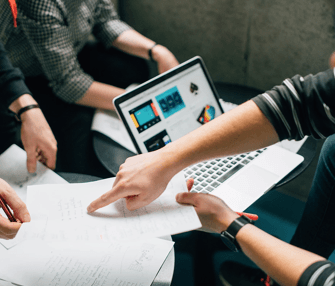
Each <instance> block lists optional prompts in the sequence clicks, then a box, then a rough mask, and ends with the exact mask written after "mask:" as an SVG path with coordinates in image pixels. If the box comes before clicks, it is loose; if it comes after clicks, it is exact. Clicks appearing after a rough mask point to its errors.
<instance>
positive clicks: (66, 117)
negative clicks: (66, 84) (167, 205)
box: [26, 77, 112, 178]
mask: <svg viewBox="0 0 335 286" xmlns="http://www.w3.org/2000/svg"><path fill="white" fill-rule="evenodd" d="M26 84H27V86H28V87H29V89H30V90H31V91H32V93H33V96H34V98H35V99H36V101H37V102H38V104H39V105H40V107H41V110H42V112H43V114H44V116H45V118H46V120H47V121H48V123H49V125H50V127H51V130H52V132H53V133H54V135H55V138H56V140H57V144H58V153H57V165H56V171H57V172H72V173H80V174H88V175H93V176H98V177H101V178H107V177H111V176H112V174H110V173H109V172H108V171H107V170H106V169H105V168H104V167H103V166H102V165H101V163H100V162H99V161H98V159H97V157H96V155H95V154H94V150H93V144H92V132H91V124H92V118H93V114H94V109H93V108H89V107H85V106H81V105H76V104H68V103H66V102H64V101H62V100H61V99H59V98H57V97H56V96H55V95H54V94H53V92H52V90H51V88H50V87H49V86H48V81H47V80H46V79H43V78H41V77H38V78H27V79H26Z"/></svg>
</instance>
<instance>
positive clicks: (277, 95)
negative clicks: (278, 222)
mask: <svg viewBox="0 0 335 286" xmlns="http://www.w3.org/2000/svg"><path fill="white" fill-rule="evenodd" d="M334 92H335V78H334V69H329V70H327V71H324V72H321V73H318V74H316V75H308V76H306V77H302V76H300V75H296V76H294V77H292V78H291V79H286V80H285V81H284V82H283V83H282V84H281V85H279V86H275V87H274V88H273V89H271V90H269V91H267V92H265V93H263V94H260V95H258V96H256V97H254V98H253V99H252V100H249V101H247V102H246V103H244V104H242V105H240V106H238V107H237V108H235V109H233V110H231V111H229V112H227V113H225V114H222V115H221V116H219V117H218V118H216V119H214V120H212V121H210V122H208V123H206V125H203V126H201V127H199V128H198V129H196V130H194V131H193V132H191V133H189V134H188V135H186V136H184V137H182V138H180V139H178V140H177V141H174V142H172V143H169V144H168V145H166V146H165V147H163V148H161V149H159V150H157V151H154V152H150V153H147V154H142V155H138V156H134V157H130V158H128V159H127V160H126V161H125V163H124V164H122V165H121V166H120V170H119V172H118V173H117V175H116V179H115V182H114V185H113V187H112V189H111V190H110V191H109V192H107V193H106V194H104V195H102V196H101V197H100V198H98V199H96V200H95V201H93V202H92V203H91V204H90V205H89V206H88V208H87V210H88V212H94V211H95V210H97V209H99V208H101V207H103V206H106V205H108V204H110V203H112V202H114V201H116V200H118V199H120V198H125V200H126V204H127V208H128V209H129V210H135V209H137V208H140V207H143V206H145V205H147V204H149V203H150V202H152V201H153V200H155V199H156V198H157V197H158V196H159V195H160V194H161V193H162V192H163V191H164V190H165V188H166V185H167V184H168V182H169V181H170V180H171V178H172V177H173V176H174V175H175V174H176V173H178V172H179V171H182V170H183V169H184V168H186V167H187V166H190V165H193V164H195V163H197V162H200V161H205V160H208V159H211V158H218V157H225V156H229V155H235V154H239V153H245V152H249V151H253V150H257V149H260V148H264V147H266V146H269V145H271V144H274V143H276V142H278V141H280V140H284V139H289V140H301V139H302V138H303V137H304V136H305V135H307V136H313V137H314V138H317V139H320V138H322V139H324V138H327V140H326V141H325V143H324V146H323V150H322V153H321V156H320V160H319V162H318V167H317V171H316V174H315V177H314V180H313V185H312V189H311V191H310V194H309V197H308V200H307V203H306V206H305V210H304V213H303V215H302V218H301V220H300V222H299V224H298V227H297V229H296V231H295V234H294V236H293V238H292V240H291V244H292V245H294V246H296V247H298V248H301V249H304V250H307V251H309V252H308V254H306V252H302V254H301V256H299V257H300V258H299V259H297V260H296V259H295V260H293V262H292V263H289V264H287V262H285V263H284V264H283V265H281V266H282V268H280V267H279V264H280V263H282V262H283V260H282V259H281V258H278V256H276V255H273V256H272V257H273V259H272V260H271V261H268V260H266V259H265V260H264V261H268V263H269V267H273V266H274V268H275V269H277V270H278V273H274V272H276V270H274V272H273V271H272V270H271V271H269V273H268V274H270V275H273V277H274V279H275V280H278V282H279V283H284V284H285V283H286V281H287V280H285V279H287V278H288V277H286V275H287V274H288V273H289V272H292V270H294V269H298V268H299V267H301V268H299V269H300V270H303V268H304V269H305V268H307V267H309V265H312V264H313V263H314V262H315V260H319V259H321V258H320V256H321V257H324V258H328V257H329V256H330V254H331V253H332V252H333V250H334V249H335V221H334V220H333V217H334V212H335V208H334V207H333V205H334V204H335V193H334V192H335V188H334V185H335V161H334V158H335V144H334V143H335V134H334V133H335V117H334V114H335V99H334V96H333V95H334ZM246 118H247V120H246ZM204 134H206V136H204ZM190 196H193V195H191V194H190ZM203 197H204V196H201V198H203ZM209 197H210V196H208V200H210V199H209ZM194 198H198V196H195V197H194ZM199 198H200V196H199ZM196 200H197V202H198V199H196ZM220 212H221V210H219V209H218V208H213V210H212V212H210V213H209V214H208V216H206V219H207V220H208V224H210V221H211V220H212V219H216V214H217V213H220ZM227 222H228V221H227ZM248 229H249V228H248ZM222 230H224V228H223V229H220V231H222ZM261 236H263V234H262V235H261ZM258 241H261V240H260V239H258ZM276 243H277V242H275V243H273V244H269V245H272V247H273V248H276V247H274V245H275V244H276ZM290 247H293V246H290ZM290 247H289V248H287V251H291V248H290ZM264 249H266V250H267V251H269V253H270V254H269V255H271V253H275V252H271V251H272V249H271V247H267V248H264ZM285 249H286V247H284V249H283V251H282V255H283V256H282V257H285V256H284V253H283V252H284V250H285ZM292 249H293V250H292V251H295V250H294V249H295V248H292ZM299 251H300V250H299ZM312 253H315V254H312ZM263 255H264V257H269V256H266V255H267V254H266V253H264V252H263V253H262V252H261V253H260V256H259V257H261V256H262V257H263ZM297 255H298V254H297ZM315 255H318V256H317V258H316V259H314V258H315V257H316V256H315ZM297 257H298V256H297ZM307 257H310V258H311V260H307ZM313 257H314V258H313ZM255 259H256V258H255ZM261 260H262V258H259V259H258V258H257V259H256V263H258V264H259V266H260V267H262V268H263V269H264V270H265V271H268V270H269V268H267V266H266V265H265V264H264V263H261ZM299 261H300V262H299ZM307 261H308V263H306V262H307ZM327 263H328V262H327ZM328 264H329V263H328ZM328 264H327V265H328ZM296 267H297V268H296ZM311 267H312V269H314V267H316V266H311ZM326 267H328V266H324V268H322V269H325V268H326ZM332 267H333V266H331V268H329V269H333V268H332ZM283 268H284V269H286V270H285V271H283V270H282V269H283ZM322 269H321V270H319V271H320V273H321V272H322ZM300 270H299V271H300ZM327 271H328V270H327ZM331 271H333V270H331ZM230 272H232V270H231V269H230ZM234 273H239V272H238V271H236V272H234ZM301 273H302V272H297V273H296V276H295V277H296V278H295V280H294V282H292V283H293V284H294V283H296V282H297V279H298V278H297V277H298V276H299V275H301ZM315 275H316V274H315ZM237 276H238V275H237ZM240 276H241V275H240ZM329 277H331V276H329ZM264 278H266V275H265V277H264ZM330 280H331V278H329V281H330ZM263 281H266V280H265V279H263ZM290 281H293V280H290ZM293 284H292V285H293ZM234 285H242V284H238V283H237V284H234ZM249 285H253V284H249ZM255 285H259V284H255ZM311 285H314V284H311ZM315 285H316V284H315ZM317 285H320V284H317ZM322 285H323V284H322ZM329 285H332V284H329Z"/></svg>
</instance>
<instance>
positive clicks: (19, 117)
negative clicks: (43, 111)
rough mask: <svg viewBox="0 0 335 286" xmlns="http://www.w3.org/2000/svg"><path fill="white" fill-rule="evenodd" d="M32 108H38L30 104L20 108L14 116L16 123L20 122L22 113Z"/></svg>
mask: <svg viewBox="0 0 335 286" xmlns="http://www.w3.org/2000/svg"><path fill="white" fill-rule="evenodd" d="M33 108H40V106H39V105H38V104H31V105H27V106H25V107H22V108H21V109H20V110H19V111H18V113H17V114H14V115H15V118H16V120H17V121H19V122H21V114H22V113H23V112H26V111H28V110H30V109H33Z"/></svg>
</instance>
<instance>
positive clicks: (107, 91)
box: [76, 81, 125, 110]
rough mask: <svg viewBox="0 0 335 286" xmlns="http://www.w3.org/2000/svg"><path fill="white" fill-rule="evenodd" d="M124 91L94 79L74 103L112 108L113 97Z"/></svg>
mask: <svg viewBox="0 0 335 286" xmlns="http://www.w3.org/2000/svg"><path fill="white" fill-rule="evenodd" d="M124 92H125V90H124V89H122V88H118V87H115V86H111V85H108V84H104V83H100V82H97V81H95V82H93V84H92V85H91V86H90V88H89V89H88V90H87V92H86V93H85V95H84V96H83V97H82V98H81V99H79V100H78V101H77V102H76V103H77V104H80V105H85V106H90V107H94V108H101V109H108V110H114V104H113V99H114V98H115V97H117V96H118V95H120V94H122V93H124Z"/></svg>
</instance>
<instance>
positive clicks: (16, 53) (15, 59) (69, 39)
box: [0, 0, 131, 103]
mask: <svg viewBox="0 0 335 286" xmlns="http://www.w3.org/2000/svg"><path fill="white" fill-rule="evenodd" d="M17 8H18V18H17V22H18V27H17V28H14V26H13V18H12V14H11V10H10V7H9V4H8V1H6V0H0V11H1V17H0V39H1V40H2V42H3V44H4V45H5V48H6V50H7V51H8V56H9V58H10V59H11V61H12V63H13V65H14V66H16V67H19V68H20V69H21V70H22V72H23V73H24V75H25V76H26V77H28V76H40V75H44V76H45V77H46V78H47V79H48V80H49V82H50V86H51V88H52V89H53V92H54V93H55V95H56V96H58V97H60V98H61V99H63V100H64V101H66V102H69V103H73V102H76V101H77V100H79V99H80V98H82V97H83V96H84V94H85V93H86V92H87V90H88V89H89V87H90V86H91V84H92V83H93V79H92V77H90V76H89V75H88V74H85V73H84V72H83V71H82V69H81V68H80V65H79V63H78V61H77V55H78V53H79V51H80V50H81V49H82V48H83V46H84V45H85V44H86V42H87V39H88V38H89V36H90V35H91V34H93V35H94V36H95V37H96V38H97V39H98V40H99V41H100V42H102V43H103V44H104V46H105V47H106V48H109V47H111V45H112V42H113V41H114V40H115V39H116V38H117V37H118V36H119V35H120V34H121V33H122V32H124V31H126V30H128V29H131V28H130V27H129V26H128V25H127V24H125V23H124V22H122V21H121V20H120V19H119V17H118V15H117V13H116V11H115V9H114V6H113V4H112V3H111V1H110V0H58V1H55V0H34V1H27V0H17Z"/></svg>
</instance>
